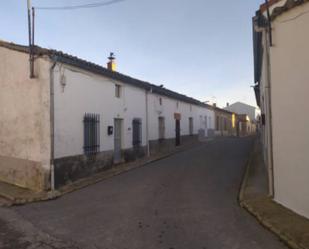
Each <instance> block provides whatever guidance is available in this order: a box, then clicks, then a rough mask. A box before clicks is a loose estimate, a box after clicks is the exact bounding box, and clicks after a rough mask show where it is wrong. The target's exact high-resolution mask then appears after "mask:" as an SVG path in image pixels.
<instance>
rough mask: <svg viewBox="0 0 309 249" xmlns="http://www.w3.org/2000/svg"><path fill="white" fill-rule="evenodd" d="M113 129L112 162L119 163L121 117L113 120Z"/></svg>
mask: <svg viewBox="0 0 309 249" xmlns="http://www.w3.org/2000/svg"><path fill="white" fill-rule="evenodd" d="M114 130H115V131H114V163H120V162H121V159H122V157H121V149H122V119H115V120H114Z"/></svg>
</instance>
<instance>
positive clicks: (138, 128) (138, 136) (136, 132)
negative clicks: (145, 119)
mask: <svg viewBox="0 0 309 249" xmlns="http://www.w3.org/2000/svg"><path fill="white" fill-rule="evenodd" d="M132 127H133V128H132V129H133V148H134V149H138V148H139V147H140V146H141V143H142V121H141V120H140V119H137V118H135V119H133V122H132Z"/></svg>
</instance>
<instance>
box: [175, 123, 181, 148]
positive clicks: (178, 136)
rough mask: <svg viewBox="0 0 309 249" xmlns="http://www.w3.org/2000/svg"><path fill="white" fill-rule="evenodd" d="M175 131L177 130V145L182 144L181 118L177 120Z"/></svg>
mask: <svg viewBox="0 0 309 249" xmlns="http://www.w3.org/2000/svg"><path fill="white" fill-rule="evenodd" d="M175 131H176V139H175V145H176V146H179V145H180V120H179V119H176V120H175Z"/></svg>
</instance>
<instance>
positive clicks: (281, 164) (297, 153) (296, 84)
mask: <svg viewBox="0 0 309 249" xmlns="http://www.w3.org/2000/svg"><path fill="white" fill-rule="evenodd" d="M307 12H309V3H305V4H303V5H301V6H299V7H296V8H293V9H292V10H290V11H288V12H286V13H284V14H282V15H281V16H279V17H278V18H277V19H276V20H275V21H274V23H273V27H274V32H273V38H274V44H275V46H274V47H272V48H271V82H272V89H271V91H272V107H273V145H274V175H275V199H276V200H277V201H278V202H280V203H282V204H284V205H286V206H287V207H289V208H291V209H293V210H295V211H296V212H298V213H300V214H302V215H304V216H306V217H308V218H309V157H308V152H309V130H308V128H309V116H308V110H309V102H308V93H309V71H308V65H309V53H308V44H309V29H308V25H309V15H308V14H307V15H305V14H303V13H307ZM302 14H303V15H302Z"/></svg>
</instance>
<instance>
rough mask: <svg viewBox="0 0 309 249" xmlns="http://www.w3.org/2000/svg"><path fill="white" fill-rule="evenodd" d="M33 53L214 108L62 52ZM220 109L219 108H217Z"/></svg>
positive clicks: (5, 44) (8, 45)
mask: <svg viewBox="0 0 309 249" xmlns="http://www.w3.org/2000/svg"><path fill="white" fill-rule="evenodd" d="M0 47H5V48H8V49H11V50H15V51H19V52H23V53H28V52H29V47H28V46H23V45H19V44H15V43H9V42H6V41H2V40H0ZM34 53H35V55H36V56H43V55H46V56H48V57H49V58H50V59H51V60H56V61H58V62H62V63H65V64H67V65H71V66H74V67H78V68H80V69H83V70H87V71H89V72H92V73H95V74H99V75H102V76H105V77H108V78H111V79H114V80H118V81H121V82H123V83H126V84H128V85H132V86H135V87H138V88H142V89H145V90H148V91H152V92H153V93H156V94H160V95H163V96H166V97H170V98H172V99H176V100H179V101H183V102H186V103H189V104H194V105H198V106H202V107H206V108H208V109H212V110H214V109H215V108H214V107H213V106H211V105H208V104H205V103H203V102H201V101H199V100H197V99H194V98H191V97H188V96H186V95H183V94H180V93H177V92H174V91H171V90H169V89H167V88H164V87H160V86H158V85H154V84H151V83H149V82H146V81H142V80H139V79H135V78H132V77H130V76H127V75H124V74H121V73H119V72H114V71H111V70H109V69H107V68H105V67H103V66H101V65H98V64H95V63H92V62H89V61H86V60H83V59H80V58H78V57H76V56H72V55H69V54H66V53H63V52H62V51H58V50H54V49H46V48H42V47H39V46H35V47H34ZM217 109H220V108H217Z"/></svg>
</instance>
